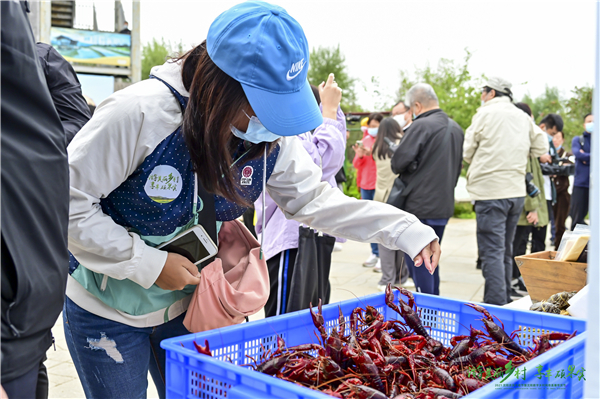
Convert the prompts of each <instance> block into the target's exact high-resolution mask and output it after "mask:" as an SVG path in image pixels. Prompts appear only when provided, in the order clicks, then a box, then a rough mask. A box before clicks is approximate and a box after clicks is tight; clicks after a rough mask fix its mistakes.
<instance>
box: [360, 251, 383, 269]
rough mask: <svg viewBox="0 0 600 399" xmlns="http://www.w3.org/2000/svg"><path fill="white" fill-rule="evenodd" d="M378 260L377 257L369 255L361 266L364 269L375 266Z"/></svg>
mask: <svg viewBox="0 0 600 399" xmlns="http://www.w3.org/2000/svg"><path fill="white" fill-rule="evenodd" d="M378 259H379V257H378V256H376V255H375V254H371V255H369V257H368V258H367V260H366V261H365V262H364V263H363V266H364V267H373V266H375V265H376V264H377V260H378Z"/></svg>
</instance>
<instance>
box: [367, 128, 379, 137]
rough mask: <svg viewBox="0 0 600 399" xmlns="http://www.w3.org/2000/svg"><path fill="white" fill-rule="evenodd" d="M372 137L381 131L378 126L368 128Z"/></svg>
mask: <svg viewBox="0 0 600 399" xmlns="http://www.w3.org/2000/svg"><path fill="white" fill-rule="evenodd" d="M367 131H368V132H369V134H370V135H371V137H377V132H378V131H379V128H378V127H370V128H368V129H367Z"/></svg>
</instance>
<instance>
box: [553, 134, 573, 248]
mask: <svg viewBox="0 0 600 399" xmlns="http://www.w3.org/2000/svg"><path fill="white" fill-rule="evenodd" d="M552 142H553V144H554V148H556V154H557V155H558V157H559V158H568V157H570V156H571V155H573V154H572V153H571V152H569V151H566V150H565V149H564V148H563V144H564V142H565V136H564V133H563V132H562V131H558V132H556V134H555V135H554V136H552ZM564 162H567V161H564ZM564 162H563V163H564ZM567 164H571V163H570V162H567ZM553 181H554V187H555V189H556V202H555V204H554V206H553V207H552V211H553V213H554V225H555V226H556V233H555V235H554V250H556V249H558V246H559V244H560V240H562V236H563V234H564V233H565V229H566V225H565V223H566V220H567V216H568V215H569V206H570V204H571V194H569V184H570V182H569V176H555V177H554V178H553Z"/></svg>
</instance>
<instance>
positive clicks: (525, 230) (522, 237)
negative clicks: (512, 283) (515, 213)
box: [512, 226, 547, 278]
mask: <svg viewBox="0 0 600 399" xmlns="http://www.w3.org/2000/svg"><path fill="white" fill-rule="evenodd" d="M546 227H547V226H543V227H533V226H517V230H516V232H515V239H514V240H513V273H512V278H518V277H520V276H521V272H519V268H518V267H517V263H516V262H515V260H514V257H515V256H519V255H525V253H526V252H527V241H529V236H530V235H531V253H534V252H541V251H544V250H546V243H545V240H546Z"/></svg>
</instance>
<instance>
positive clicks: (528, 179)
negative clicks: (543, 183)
mask: <svg viewBox="0 0 600 399" xmlns="http://www.w3.org/2000/svg"><path fill="white" fill-rule="evenodd" d="M525 188H526V190H527V195H528V196H530V197H531V198H535V197H537V196H538V195H540V189H539V188H538V187H537V186H536V185H535V184H533V175H532V174H531V173H529V172H527V173H526V174H525Z"/></svg>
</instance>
